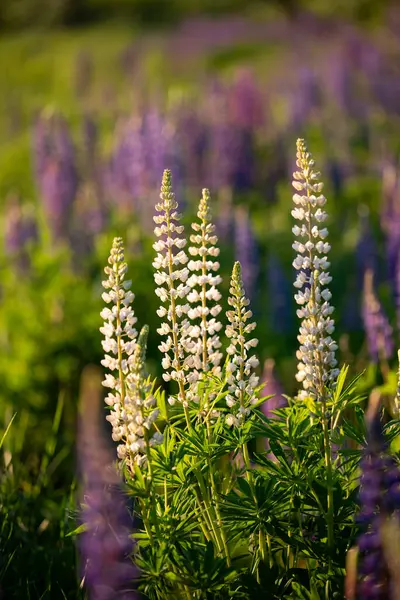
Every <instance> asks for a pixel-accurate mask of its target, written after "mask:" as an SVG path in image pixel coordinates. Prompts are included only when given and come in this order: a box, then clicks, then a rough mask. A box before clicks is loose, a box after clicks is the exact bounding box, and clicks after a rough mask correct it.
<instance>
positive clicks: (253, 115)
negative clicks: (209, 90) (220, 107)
mask: <svg viewBox="0 0 400 600" xmlns="http://www.w3.org/2000/svg"><path fill="white" fill-rule="evenodd" d="M229 103H230V115H231V118H232V121H233V122H234V123H236V124H237V125H238V126H239V127H241V128H242V129H245V130H248V131H254V130H255V129H257V128H258V127H262V126H263V125H264V111H263V105H264V98H263V97H262V94H261V90H260V88H259V87H258V86H257V84H256V82H255V80H254V76H253V73H252V72H251V71H250V70H249V69H239V70H238V71H237V72H236V76H235V80H234V82H233V84H232V85H231V87H230V91H229Z"/></svg>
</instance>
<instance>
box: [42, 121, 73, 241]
mask: <svg viewBox="0 0 400 600" xmlns="http://www.w3.org/2000/svg"><path fill="white" fill-rule="evenodd" d="M34 145H35V158H36V178H37V184H38V187H39V192H40V196H41V199H42V200H43V206H44V209H45V213H46V216H47V218H48V220H49V224H50V228H51V231H52V234H53V237H54V238H55V239H59V238H65V237H66V236H67V234H68V233H69V231H68V230H69V224H70V218H71V214H72V208H73V202H74V200H75V197H76V192H77V189H78V172H77V166H76V156H75V149H74V146H73V143H72V139H71V136H70V133H69V131H68V128H67V125H66V123H65V122H64V120H63V119H61V118H60V117H55V116H52V117H51V118H49V119H46V118H45V117H41V118H39V119H38V121H37V123H36V126H35V130H34Z"/></svg>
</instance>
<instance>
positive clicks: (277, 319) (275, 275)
mask: <svg viewBox="0 0 400 600" xmlns="http://www.w3.org/2000/svg"><path fill="white" fill-rule="evenodd" d="M267 286H268V301H269V310H268V313H269V320H270V324H271V328H272V330H273V331H275V332H276V333H288V331H290V330H291V328H292V315H291V307H290V302H289V299H290V287H289V286H290V284H289V281H288V279H287V277H286V274H285V272H284V271H283V269H282V265H281V263H280V261H279V258H278V257H277V256H276V254H274V253H271V254H270V255H269V257H268V264H267Z"/></svg>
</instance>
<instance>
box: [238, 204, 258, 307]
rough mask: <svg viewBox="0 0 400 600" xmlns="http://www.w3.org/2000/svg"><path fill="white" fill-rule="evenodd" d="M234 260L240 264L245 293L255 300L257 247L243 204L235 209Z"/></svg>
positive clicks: (247, 213)
mask: <svg viewBox="0 0 400 600" xmlns="http://www.w3.org/2000/svg"><path fill="white" fill-rule="evenodd" d="M234 244H235V260H237V261H239V262H240V264H241V265H242V276H243V283H244V288H245V290H246V295H247V296H248V297H249V298H250V299H252V300H253V301H254V300H255V285H256V282H257V278H258V274H259V262H258V248H257V243H256V240H255V237H254V233H253V229H252V226H251V223H250V218H249V212H248V210H247V209H246V208H245V207H244V206H237V207H236V209H235V232H234Z"/></svg>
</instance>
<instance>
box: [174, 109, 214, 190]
mask: <svg viewBox="0 0 400 600" xmlns="http://www.w3.org/2000/svg"><path fill="white" fill-rule="evenodd" d="M176 111H177V112H176V114H173V120H174V122H175V127H176V138H177V144H178V147H179V149H180V152H181V155H182V156H183V157H185V161H184V178H185V181H186V182H187V184H188V185H189V186H190V187H192V188H193V189H196V188H200V187H202V186H203V185H204V182H205V180H206V168H207V164H206V158H207V143H208V130H207V124H206V122H205V121H204V119H202V118H201V117H200V111H196V110H195V109H194V108H193V107H191V106H182V105H179V106H178V107H177V109H176Z"/></svg>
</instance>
